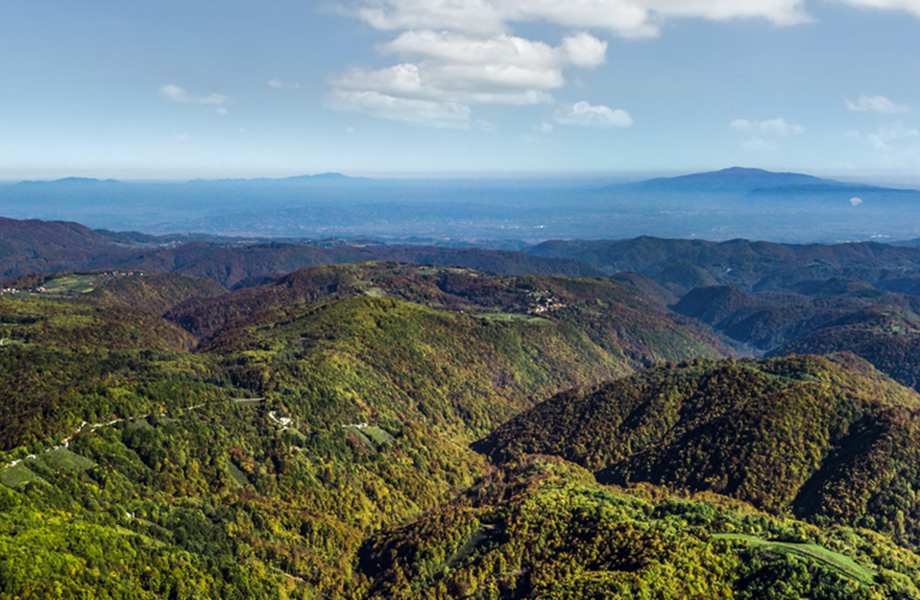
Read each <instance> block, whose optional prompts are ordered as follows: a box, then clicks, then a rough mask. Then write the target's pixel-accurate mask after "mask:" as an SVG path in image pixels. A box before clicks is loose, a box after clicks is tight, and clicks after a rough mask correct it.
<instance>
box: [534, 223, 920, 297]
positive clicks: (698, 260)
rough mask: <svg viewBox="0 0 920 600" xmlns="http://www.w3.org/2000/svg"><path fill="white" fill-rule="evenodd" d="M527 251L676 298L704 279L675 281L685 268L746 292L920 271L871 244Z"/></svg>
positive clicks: (640, 243)
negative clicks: (632, 278) (629, 274)
mask: <svg viewBox="0 0 920 600" xmlns="http://www.w3.org/2000/svg"><path fill="white" fill-rule="evenodd" d="M528 252H529V253H531V254H535V255H538V256H545V257H555V258H573V259H576V260H579V261H581V262H583V263H585V264H588V265H591V266H593V267H596V268H598V269H601V270H603V271H604V272H606V273H616V272H620V271H636V272H638V273H642V274H643V275H646V276H648V277H650V278H652V279H654V280H655V281H658V282H659V283H660V284H661V285H663V286H664V287H666V288H668V289H669V290H671V291H672V292H674V293H675V294H677V295H678V296H682V295H684V294H686V293H687V292H688V291H690V289H691V288H692V287H695V286H696V285H699V283H696V281H699V280H700V277H699V274H698V272H696V273H693V274H691V275H692V277H691V278H690V281H689V284H688V283H687V282H682V281H681V280H680V279H679V278H676V277H675V274H674V272H673V270H674V269H675V268H679V267H680V265H681V264H686V265H691V266H692V268H693V269H694V270H696V269H701V270H702V271H704V272H705V273H706V276H707V277H711V278H712V283H717V284H719V285H731V286H734V287H737V288H739V289H742V290H744V291H748V292H752V291H754V292H756V291H765V290H782V289H791V288H793V287H794V286H795V285H797V284H799V283H801V282H803V281H808V280H817V279H828V278H832V277H840V278H846V279H853V280H858V281H862V282H865V283H868V284H870V285H876V284H877V283H879V282H883V281H885V280H887V279H902V278H904V277H905V276H906V275H910V274H913V273H916V272H917V271H918V270H920V249H917V248H904V247H895V246H888V245H885V244H878V243H871V242H867V243H853V244H839V245H831V246H825V245H819V244H812V245H794V244H774V243H770V242H751V241H748V240H730V241H727V242H706V241H703V240H669V239H661V238H652V237H639V238H635V239H632V240H618V241H611V240H602V241H591V242H586V241H571V242H564V241H552V242H545V243H543V244H539V245H537V246H535V247H533V248H531V249H530V250H528ZM659 279H661V280H660V281H659ZM707 285H711V283H707Z"/></svg>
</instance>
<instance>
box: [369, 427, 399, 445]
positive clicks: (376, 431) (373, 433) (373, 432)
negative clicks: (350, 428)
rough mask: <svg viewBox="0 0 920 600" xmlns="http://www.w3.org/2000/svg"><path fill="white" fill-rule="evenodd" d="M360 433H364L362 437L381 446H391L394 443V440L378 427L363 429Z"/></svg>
mask: <svg viewBox="0 0 920 600" xmlns="http://www.w3.org/2000/svg"><path fill="white" fill-rule="evenodd" d="M361 431H362V432H363V433H364V435H366V436H367V437H369V438H371V439H372V440H374V441H375V442H377V443H378V444H380V445H381V446H385V445H387V444H392V443H393V442H395V441H396V438H394V437H393V436H392V435H390V434H389V433H388V432H386V431H385V430H383V429H380V428H379V427H365V428H364V429H362V430H361Z"/></svg>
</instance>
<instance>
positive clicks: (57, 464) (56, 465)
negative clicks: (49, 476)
mask: <svg viewBox="0 0 920 600" xmlns="http://www.w3.org/2000/svg"><path fill="white" fill-rule="evenodd" d="M35 461H36V462H39V463H42V464H44V465H45V466H46V467H48V468H49V469H51V470H52V471H74V472H80V471H86V470H87V469H92V468H93V467H95V466H96V463H94V462H93V461H91V460H90V459H88V458H85V457H83V456H80V455H79V454H74V453H73V452H71V451H70V450H68V449H67V448H59V449H57V450H51V451H49V452H45V453H44V454H42V455H40V456H39V457H38V458H36V459H35Z"/></svg>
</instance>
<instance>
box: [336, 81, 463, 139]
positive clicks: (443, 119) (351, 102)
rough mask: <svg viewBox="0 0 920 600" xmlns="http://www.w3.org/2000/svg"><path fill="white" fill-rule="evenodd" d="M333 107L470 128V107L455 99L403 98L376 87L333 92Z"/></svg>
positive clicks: (416, 121) (423, 123)
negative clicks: (381, 91) (366, 89)
mask: <svg viewBox="0 0 920 600" xmlns="http://www.w3.org/2000/svg"><path fill="white" fill-rule="evenodd" d="M330 105H331V107H332V108H334V109H336V110H345V111H352V112H360V113H365V114H368V115H371V116H374V117H378V118H381V119H389V120H391V121H403V122H406V123H415V124H418V125H427V126H431V127H440V128H444V129H469V128H470V109H469V107H467V106H464V105H462V104H457V103H452V102H433V101H430V100H414V99H407V98H399V97H396V96H391V95H388V94H381V93H379V92H375V91H346V90H336V91H334V92H333V96H332V100H331V102H330Z"/></svg>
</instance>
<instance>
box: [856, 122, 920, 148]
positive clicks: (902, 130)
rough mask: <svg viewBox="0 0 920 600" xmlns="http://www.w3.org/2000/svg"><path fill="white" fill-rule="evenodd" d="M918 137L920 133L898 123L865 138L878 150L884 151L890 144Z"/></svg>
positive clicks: (882, 128)
mask: <svg viewBox="0 0 920 600" xmlns="http://www.w3.org/2000/svg"><path fill="white" fill-rule="evenodd" d="M917 137H920V131H917V130H916V129H914V128H911V127H905V126H904V125H902V124H900V123H898V124H895V125H893V126H891V127H880V128H879V130H878V131H876V132H875V133H870V134H869V135H867V136H866V141H867V142H868V143H869V144H871V145H873V146H874V147H876V148H878V149H880V150H881V149H885V148H887V147H888V145H889V144H890V143H891V142H898V141H900V140H908V139H912V138H917Z"/></svg>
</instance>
